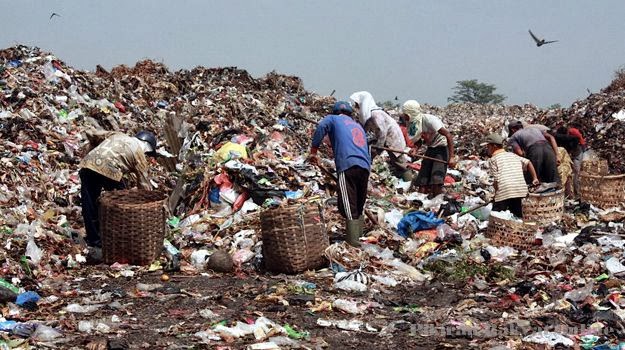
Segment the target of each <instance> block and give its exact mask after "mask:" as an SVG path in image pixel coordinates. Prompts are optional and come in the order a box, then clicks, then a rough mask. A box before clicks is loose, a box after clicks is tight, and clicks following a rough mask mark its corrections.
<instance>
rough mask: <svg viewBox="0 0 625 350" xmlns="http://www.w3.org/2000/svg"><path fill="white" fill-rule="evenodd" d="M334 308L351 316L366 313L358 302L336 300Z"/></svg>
mask: <svg viewBox="0 0 625 350" xmlns="http://www.w3.org/2000/svg"><path fill="white" fill-rule="evenodd" d="M332 307H333V308H335V309H338V310H341V311H343V312H347V313H349V314H361V313H363V312H364V309H362V308H360V307H359V306H358V303H357V302H355V301H351V300H345V299H336V300H335V301H334V302H333V303H332Z"/></svg>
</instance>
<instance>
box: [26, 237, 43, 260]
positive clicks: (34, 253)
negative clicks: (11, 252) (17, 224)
mask: <svg viewBox="0 0 625 350" xmlns="http://www.w3.org/2000/svg"><path fill="white" fill-rule="evenodd" d="M24 255H26V256H27V257H29V258H30V261H32V262H33V264H35V265H38V264H39V262H40V261H41V257H42V256H43V251H42V250H41V249H40V248H39V247H38V246H37V243H35V240H34V239H29V240H28V244H26V253H25V254H24Z"/></svg>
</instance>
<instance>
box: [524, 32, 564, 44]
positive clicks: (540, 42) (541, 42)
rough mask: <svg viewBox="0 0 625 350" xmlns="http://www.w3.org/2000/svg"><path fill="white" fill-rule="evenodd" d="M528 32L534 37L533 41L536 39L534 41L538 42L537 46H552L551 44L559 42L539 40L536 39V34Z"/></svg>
mask: <svg viewBox="0 0 625 350" xmlns="http://www.w3.org/2000/svg"><path fill="white" fill-rule="evenodd" d="M528 32H530V35H531V36H532V39H534V41H535V42H536V46H538V47H541V46H543V45H545V44H551V43H556V42H558V40H551V41H545V39H538V38H537V37H536V35H534V33H532V31H531V30H528Z"/></svg>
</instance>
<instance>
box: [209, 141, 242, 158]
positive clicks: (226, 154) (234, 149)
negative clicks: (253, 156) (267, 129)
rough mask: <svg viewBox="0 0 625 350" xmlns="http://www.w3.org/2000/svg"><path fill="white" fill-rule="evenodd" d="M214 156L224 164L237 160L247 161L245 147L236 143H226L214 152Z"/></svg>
mask: <svg viewBox="0 0 625 350" xmlns="http://www.w3.org/2000/svg"><path fill="white" fill-rule="evenodd" d="M215 156H216V157H217V158H219V159H220V160H222V161H224V162H226V161H229V160H231V159H238V158H243V159H247V150H246V149H245V146H243V145H239V144H238V143H233V142H226V143H225V144H224V145H223V146H221V148H220V149H219V150H218V151H217V152H215Z"/></svg>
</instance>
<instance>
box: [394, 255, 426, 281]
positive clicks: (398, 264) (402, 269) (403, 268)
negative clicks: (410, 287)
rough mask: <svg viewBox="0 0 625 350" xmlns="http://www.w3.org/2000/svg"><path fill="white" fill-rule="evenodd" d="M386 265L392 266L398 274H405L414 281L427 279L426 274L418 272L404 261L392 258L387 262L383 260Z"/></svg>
mask: <svg viewBox="0 0 625 350" xmlns="http://www.w3.org/2000/svg"><path fill="white" fill-rule="evenodd" d="M384 263H385V264H386V265H389V266H392V267H394V268H395V269H396V270H397V272H398V273H399V274H402V275H405V276H406V277H408V278H410V279H411V280H413V281H415V282H423V281H425V280H426V279H427V276H426V275H424V274H422V273H421V272H419V270H417V269H416V268H414V267H412V266H410V265H408V264H406V263H404V262H403V261H401V260H399V259H394V260H391V261H388V262H386V261H385V262H384Z"/></svg>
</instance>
